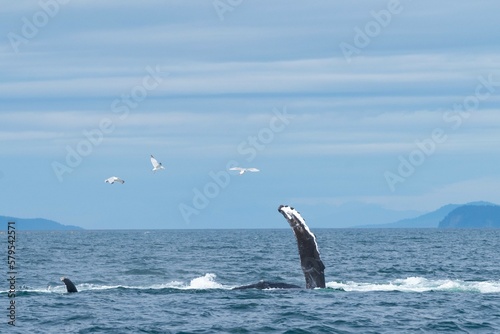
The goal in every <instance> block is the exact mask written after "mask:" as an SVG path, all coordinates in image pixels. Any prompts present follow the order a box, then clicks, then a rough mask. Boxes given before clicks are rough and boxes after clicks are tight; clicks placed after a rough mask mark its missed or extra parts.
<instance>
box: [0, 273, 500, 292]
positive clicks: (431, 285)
mask: <svg viewBox="0 0 500 334" xmlns="http://www.w3.org/2000/svg"><path fill="white" fill-rule="evenodd" d="M216 278H217V275H216V274H213V273H207V274H205V275H203V276H200V277H196V278H193V279H191V280H190V281H189V282H183V281H170V282H168V283H159V284H151V285H119V284H118V285H105V284H95V283H80V284H77V285H76V287H77V289H78V291H79V292H85V291H99V290H115V289H119V290H212V289H218V290H230V289H232V288H234V287H236V286H237V285H224V284H221V283H218V282H217V281H216ZM326 287H327V288H329V289H335V290H342V291H346V292H383V291H388V292H389V291H399V292H431V291H443V292H475V293H500V281H464V280H451V279H437V280H432V279H427V278H424V277H407V278H405V279H396V280H393V281H390V282H387V283H380V282H352V281H346V282H335V281H332V282H328V283H326ZM8 293H9V291H0V295H3V294H8ZM33 293H60V294H63V293H66V287H65V286H64V285H58V286H48V287H45V288H31V287H22V288H19V289H18V290H17V291H16V295H17V296H23V295H29V294H33Z"/></svg>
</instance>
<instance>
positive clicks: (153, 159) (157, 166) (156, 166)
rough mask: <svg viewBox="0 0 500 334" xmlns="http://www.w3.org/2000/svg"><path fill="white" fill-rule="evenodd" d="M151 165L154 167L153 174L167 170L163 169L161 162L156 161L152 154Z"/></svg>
mask: <svg viewBox="0 0 500 334" xmlns="http://www.w3.org/2000/svg"><path fill="white" fill-rule="evenodd" d="M151 164H152V165H153V172H156V171H157V170H160V169H165V167H163V165H162V164H161V162H158V160H156V159H155V157H153V155H152V154H151Z"/></svg>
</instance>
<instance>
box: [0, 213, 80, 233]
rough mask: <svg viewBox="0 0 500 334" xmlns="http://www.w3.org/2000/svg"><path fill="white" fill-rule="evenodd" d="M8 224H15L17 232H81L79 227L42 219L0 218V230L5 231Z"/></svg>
mask: <svg viewBox="0 0 500 334" xmlns="http://www.w3.org/2000/svg"><path fill="white" fill-rule="evenodd" d="M8 222H15V223H16V225H15V227H16V230H18V231H26V230H32V231H54V230H83V228H81V227H79V226H73V225H63V224H60V223H58V222H55V221H53V220H48V219H43V218H16V217H7V216H0V223H1V224H0V230H2V231H6V230H7V223H8Z"/></svg>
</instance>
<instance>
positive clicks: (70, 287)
mask: <svg viewBox="0 0 500 334" xmlns="http://www.w3.org/2000/svg"><path fill="white" fill-rule="evenodd" d="M61 281H63V283H64V284H65V285H66V290H67V291H68V292H78V290H77V289H76V286H75V285H74V284H73V282H71V280H70V279H69V278H67V277H61Z"/></svg>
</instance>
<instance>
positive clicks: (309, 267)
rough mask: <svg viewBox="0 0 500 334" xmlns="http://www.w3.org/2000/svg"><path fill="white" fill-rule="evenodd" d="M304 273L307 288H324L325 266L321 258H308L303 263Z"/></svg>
mask: <svg viewBox="0 0 500 334" xmlns="http://www.w3.org/2000/svg"><path fill="white" fill-rule="evenodd" d="M301 266H302V271H303V272H304V276H305V278H306V288H307V289H314V288H324V287H325V286H326V285H325V265H324V264H323V262H322V261H321V260H320V259H319V258H311V257H308V258H306V259H304V261H301Z"/></svg>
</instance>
